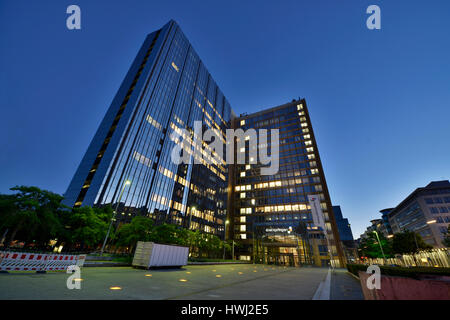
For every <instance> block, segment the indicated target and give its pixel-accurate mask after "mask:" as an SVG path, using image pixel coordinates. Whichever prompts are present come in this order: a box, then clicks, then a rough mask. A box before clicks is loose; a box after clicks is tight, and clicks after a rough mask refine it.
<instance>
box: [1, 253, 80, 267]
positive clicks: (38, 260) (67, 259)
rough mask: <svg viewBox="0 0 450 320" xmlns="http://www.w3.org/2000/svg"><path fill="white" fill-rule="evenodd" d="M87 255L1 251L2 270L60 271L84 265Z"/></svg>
mask: <svg viewBox="0 0 450 320" xmlns="http://www.w3.org/2000/svg"><path fill="white" fill-rule="evenodd" d="M85 259H86V255H66V254H45V253H26V252H0V271H58V270H66V269H67V267H68V266H70V265H77V266H79V267H82V266H83V264H84V261H85Z"/></svg>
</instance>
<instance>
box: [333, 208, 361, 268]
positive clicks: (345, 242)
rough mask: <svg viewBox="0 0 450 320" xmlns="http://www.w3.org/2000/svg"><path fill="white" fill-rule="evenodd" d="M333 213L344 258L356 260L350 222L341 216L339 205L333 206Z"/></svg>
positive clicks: (356, 254) (355, 247)
mask: <svg viewBox="0 0 450 320" xmlns="http://www.w3.org/2000/svg"><path fill="white" fill-rule="evenodd" d="M333 213H334V218H335V219H336V225H337V228H338V231H339V238H340V239H341V242H342V248H343V250H344V253H345V256H346V259H347V261H356V259H358V251H357V246H356V242H355V239H354V238H353V233H352V229H351V226H350V222H349V221H348V219H347V218H344V217H343V215H342V210H341V206H333Z"/></svg>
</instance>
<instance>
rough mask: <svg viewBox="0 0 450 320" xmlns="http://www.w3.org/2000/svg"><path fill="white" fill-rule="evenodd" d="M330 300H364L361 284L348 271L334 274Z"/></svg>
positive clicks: (337, 270)
mask: <svg viewBox="0 0 450 320" xmlns="http://www.w3.org/2000/svg"><path fill="white" fill-rule="evenodd" d="M330 300H364V296H363V293H362V289H361V284H360V282H359V281H358V280H356V279H355V278H353V277H352V276H351V275H350V274H348V272H347V269H334V271H333V272H332V274H331V294H330Z"/></svg>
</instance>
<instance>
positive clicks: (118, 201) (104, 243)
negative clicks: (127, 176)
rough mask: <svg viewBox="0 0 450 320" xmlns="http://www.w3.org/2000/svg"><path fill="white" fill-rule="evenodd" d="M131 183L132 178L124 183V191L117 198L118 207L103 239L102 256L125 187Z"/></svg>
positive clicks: (123, 189)
mask: <svg viewBox="0 0 450 320" xmlns="http://www.w3.org/2000/svg"><path fill="white" fill-rule="evenodd" d="M130 184H131V181H130V180H126V181H125V183H124V184H123V187H122V191H121V192H120V195H119V199H118V200H117V204H116V209H115V210H114V212H113V216H112V218H111V222H110V223H109V228H108V232H107V233H106V236H105V240H104V241H103V245H102V250H101V251H100V256H103V251H104V250H105V246H106V241H107V240H108V237H109V233H110V232H111V227H112V224H113V221H114V218H115V217H116V214H117V209H118V208H119V204H120V200H122V195H123V192H124V191H125V187H126V186H128V185H130Z"/></svg>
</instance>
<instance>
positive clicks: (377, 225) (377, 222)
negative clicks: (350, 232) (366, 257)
mask: <svg viewBox="0 0 450 320" xmlns="http://www.w3.org/2000/svg"><path fill="white" fill-rule="evenodd" d="M370 223H372V224H371V225H370V226H369V227H367V229H366V231H365V232H364V233H363V234H362V235H361V239H367V238H368V237H369V234H370V233H372V232H374V231H376V232H378V234H380V229H381V226H382V225H383V219H373V220H370Z"/></svg>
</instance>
